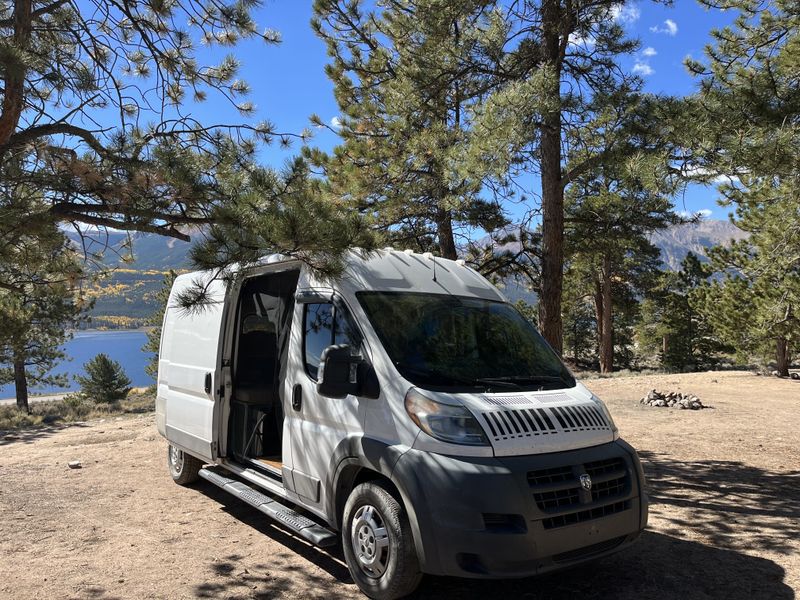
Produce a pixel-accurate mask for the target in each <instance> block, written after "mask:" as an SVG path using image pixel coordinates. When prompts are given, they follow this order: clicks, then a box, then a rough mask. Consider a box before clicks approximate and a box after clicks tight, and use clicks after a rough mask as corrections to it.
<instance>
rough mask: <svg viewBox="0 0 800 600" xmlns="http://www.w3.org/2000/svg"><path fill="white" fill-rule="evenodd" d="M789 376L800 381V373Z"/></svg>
mask: <svg viewBox="0 0 800 600" xmlns="http://www.w3.org/2000/svg"><path fill="white" fill-rule="evenodd" d="M789 377H791V378H792V379H794V380H795V381H798V380H800V373H792V374H791V375H789Z"/></svg>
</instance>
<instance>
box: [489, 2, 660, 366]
mask: <svg viewBox="0 0 800 600" xmlns="http://www.w3.org/2000/svg"><path fill="white" fill-rule="evenodd" d="M624 14H625V13H624V2H621V1H619V0H607V1H604V0H599V1H598V0H593V1H591V2H588V1H587V2H583V1H580V2H565V1H563V0H524V1H520V2H512V3H510V5H509V6H508V12H507V17H506V22H507V39H508V40H513V42H512V43H510V44H508V45H507V46H504V49H505V50H506V52H505V54H504V56H503V58H502V60H501V64H502V67H501V69H499V72H498V78H499V79H500V85H499V87H498V88H497V89H496V90H495V91H494V92H493V93H492V94H490V95H489V96H488V97H487V99H486V102H485V104H486V105H485V107H484V108H483V109H482V111H481V112H480V114H479V118H478V119H476V125H475V127H476V129H478V130H482V131H486V132H497V133H498V134H499V135H494V136H486V139H487V140H488V141H487V142H486V143H487V145H488V146H489V147H490V148H492V149H493V150H494V152H493V153H491V152H488V151H486V150H485V151H484V155H489V156H491V155H492V154H494V155H496V156H499V157H506V156H508V155H511V157H512V158H511V164H513V165H516V168H517V169H518V171H519V170H521V172H522V173H523V174H527V173H530V172H533V173H536V174H537V176H538V177H539V179H540V183H541V190H540V191H541V194H540V195H541V223H542V227H541V236H542V243H541V256H540V263H541V265H540V270H541V283H540V287H541V297H540V302H539V307H540V312H541V315H540V323H541V328H542V334H543V335H544V337H545V338H546V339H547V340H548V342H550V344H551V345H552V346H553V348H555V349H556V350H557V351H558V352H561V349H562V335H563V332H562V317H561V310H562V294H563V277H564V258H565V254H564V252H565V231H564V192H565V190H566V189H567V188H568V187H569V186H570V185H571V184H573V183H574V182H575V181H576V179H577V178H578V177H579V176H580V175H581V174H582V173H584V172H585V171H586V170H590V169H592V168H595V167H597V166H599V165H601V164H603V163H604V162H606V160H607V159H608V158H609V155H613V153H615V152H616V144H617V143H623V144H624V143H627V140H628V139H629V138H630V137H631V132H630V131H627V130H626V129H625V128H617V129H615V130H614V132H615V134H616V136H615V137H614V138H613V139H609V140H607V141H608V142H609V143H608V144H606V145H604V146H602V147H599V148H597V150H599V151H597V152H587V153H585V155H584V156H583V157H582V158H581V159H580V160H574V158H575V157H572V159H570V157H569V156H568V150H569V149H570V142H569V141H568V137H569V136H573V139H574V136H575V133H576V132H579V131H580V130H582V129H583V128H584V127H585V126H586V125H587V124H588V123H590V122H591V121H592V120H594V119H595V118H596V115H597V110H599V109H602V108H604V107H605V108H612V109H613V108H614V102H615V101H616V100H617V95H616V94H615V91H616V90H635V89H636V86H637V82H638V83H640V81H639V80H638V78H637V77H636V76H634V75H632V74H629V73H626V72H625V70H624V69H623V68H622V67H621V66H620V64H619V59H620V56H622V55H624V54H628V53H631V52H633V51H635V50H636V48H637V47H638V41H637V40H635V39H631V38H628V37H627V36H626V35H625V32H624V29H623V26H622V24H621V21H622V19H623V16H622V15H624ZM603 99H606V100H608V101H609V102H610V103H609V104H605V105H604V104H603V102H601V100H603ZM666 125H667V123H666V122H663V121H659V120H651V121H650V122H649V124H648V125H647V126H646V127H641V128H639V132H640V133H642V132H648V131H649V132H650V134H649V135H650V136H651V138H652V139H654V140H655V139H659V138H661V139H664V140H666V139H667V138H666V137H664V136H659V135H658V132H659V131H661V130H662V129H663V127H664V126H666ZM491 144H495V145H494V146H491ZM568 161H569V163H570V164H567V163H568ZM500 162H501V163H504V161H503V160H501V161H500Z"/></svg>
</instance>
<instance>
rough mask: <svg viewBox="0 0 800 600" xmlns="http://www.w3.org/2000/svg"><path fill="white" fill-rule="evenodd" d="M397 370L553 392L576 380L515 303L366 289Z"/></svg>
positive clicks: (449, 385) (478, 385)
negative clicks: (515, 306)
mask: <svg viewBox="0 0 800 600" xmlns="http://www.w3.org/2000/svg"><path fill="white" fill-rule="evenodd" d="M357 297H358V300H359V302H360V303H361V306H362V307H363V308H364V310H365V311H366V313H367V316H368V317H369V319H370V322H371V323H372V326H373V328H374V329H375V332H376V333H377V334H378V337H379V338H380V340H381V342H382V343H383V346H384V348H385V349H386V352H387V353H388V354H389V358H391V360H392V362H393V363H394V364H395V366H396V367H397V370H398V371H399V372H400V373H401V374H402V375H403V377H405V378H406V379H408V380H409V381H410V382H412V383H413V384H414V385H418V386H420V387H423V388H428V389H434V390H442V391H444V390H447V391H453V392H457V391H473V392H474V391H476V390H483V391H492V392H496V391H511V390H547V389H561V388H567V387H574V386H575V379H574V378H573V377H572V375H571V374H570V373H569V371H568V370H567V368H566V367H565V366H564V364H563V363H562V362H561V360H560V359H559V358H558V356H557V355H556V354H555V352H553V350H552V349H551V348H550V346H549V345H548V344H547V343H546V342H545V341H544V339H543V338H542V336H541V335H539V333H538V332H537V331H536V329H535V328H534V327H533V325H531V324H530V323H529V322H528V321H526V320H525V318H524V317H522V315H521V314H520V313H519V312H518V311H517V310H516V309H515V308H514V307H513V306H511V305H510V304H507V303H504V302H495V301H491V300H484V299H482V298H467V297H462V296H450V295H446V294H425V293H413V292H359V293H358V294H357Z"/></svg>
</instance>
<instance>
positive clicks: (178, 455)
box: [169, 446, 183, 473]
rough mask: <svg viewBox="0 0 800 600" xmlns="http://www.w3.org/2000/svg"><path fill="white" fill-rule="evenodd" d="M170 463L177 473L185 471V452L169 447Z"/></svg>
mask: <svg viewBox="0 0 800 600" xmlns="http://www.w3.org/2000/svg"><path fill="white" fill-rule="evenodd" d="M169 462H170V464H171V465H172V470H173V471H175V473H180V472H181V471H183V450H179V449H178V448H176V447H175V446H170V447H169Z"/></svg>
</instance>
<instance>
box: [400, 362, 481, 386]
mask: <svg viewBox="0 0 800 600" xmlns="http://www.w3.org/2000/svg"><path fill="white" fill-rule="evenodd" d="M395 366H396V367H397V368H398V369H399V370H400V371H401V372H402V371H407V372H409V373H416V374H417V375H419V376H421V377H427V378H429V379H431V380H432V383H434V384H438V385H442V381H441V380H446V381H447V382H448V383H460V384H461V385H468V386H470V387H479V386H478V385H476V383H478V381H477V380H476V379H469V378H467V377H459V376H458V375H450V374H448V373H440V372H439V371H431V370H430V369H424V368H421V367H412V366H411V365H408V364H406V363H403V362H398V363H395ZM437 380H438V381H437Z"/></svg>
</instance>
